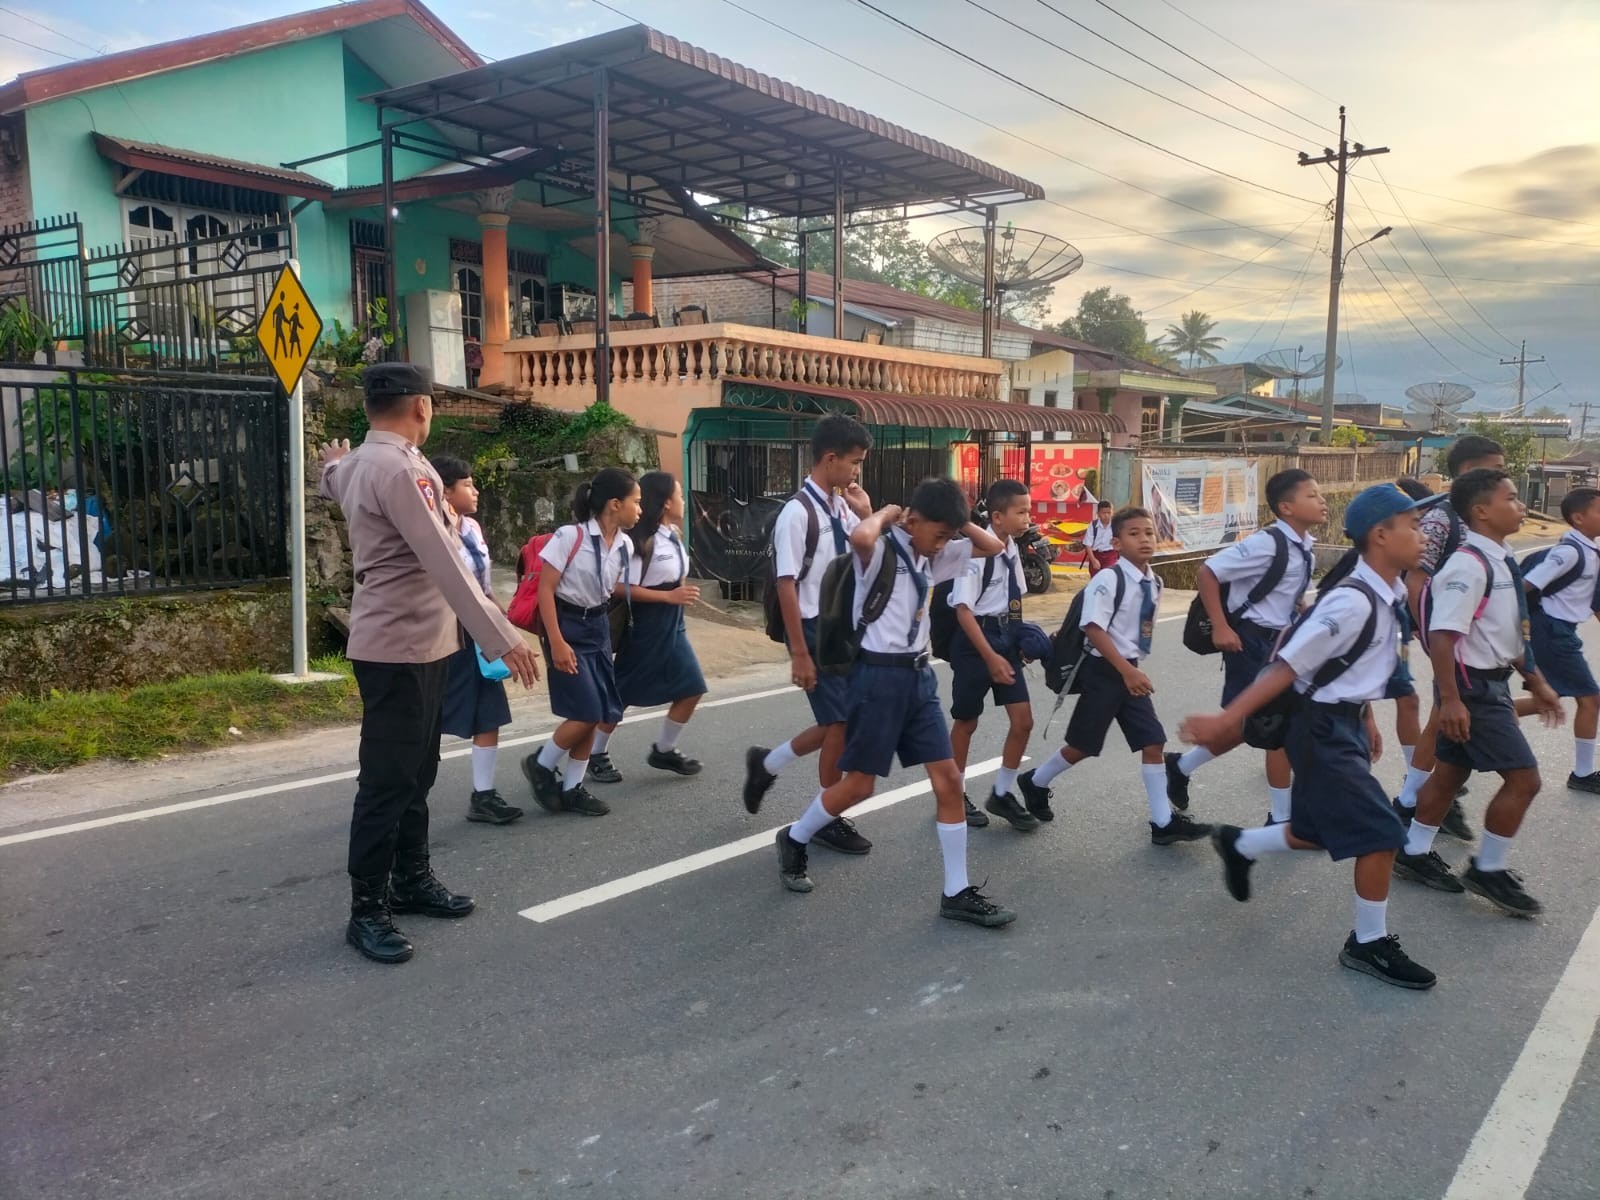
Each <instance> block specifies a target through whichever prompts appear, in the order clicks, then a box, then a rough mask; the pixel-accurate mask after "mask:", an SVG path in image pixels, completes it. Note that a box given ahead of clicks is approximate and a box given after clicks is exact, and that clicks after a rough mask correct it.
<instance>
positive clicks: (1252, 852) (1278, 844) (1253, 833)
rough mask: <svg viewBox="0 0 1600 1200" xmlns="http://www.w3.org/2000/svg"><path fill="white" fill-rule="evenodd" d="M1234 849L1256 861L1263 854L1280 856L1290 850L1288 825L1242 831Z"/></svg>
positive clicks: (1265, 826) (1264, 826)
mask: <svg viewBox="0 0 1600 1200" xmlns="http://www.w3.org/2000/svg"><path fill="white" fill-rule="evenodd" d="M1233 845H1234V848H1235V849H1237V850H1238V851H1239V853H1240V854H1242V855H1244V856H1245V857H1246V858H1248V859H1251V860H1254V859H1257V858H1260V857H1261V856H1262V855H1263V854H1278V853H1280V852H1282V851H1285V850H1288V849H1290V846H1289V827H1288V826H1287V825H1263V826H1262V827H1261V828H1260V829H1241V830H1240V831H1239V840H1238V841H1237V842H1235V843H1234V844H1233Z"/></svg>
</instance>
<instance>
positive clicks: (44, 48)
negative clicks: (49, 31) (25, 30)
mask: <svg viewBox="0 0 1600 1200" xmlns="http://www.w3.org/2000/svg"><path fill="white" fill-rule="evenodd" d="M0 38H5V39H6V41H8V42H15V43H16V44H17V45H19V46H26V47H27V48H28V49H29V50H37V51H39V53H41V54H54V55H55V56H56V57H57V58H64V59H66V60H67V61H68V62H77V61H79V60H78V59H77V58H76V57H75V56H73V55H71V54H63V53H62V52H61V51H59V50H52V49H50V47H49V46H40V45H38V44H37V43H35V42H28V41H24V40H23V39H22V38H19V37H16V36H15V35H13V34H9V33H0Z"/></svg>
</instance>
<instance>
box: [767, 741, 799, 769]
mask: <svg viewBox="0 0 1600 1200" xmlns="http://www.w3.org/2000/svg"><path fill="white" fill-rule="evenodd" d="M799 757H800V756H799V755H798V754H796V753H795V752H794V746H793V745H792V744H790V743H789V742H785V743H784V744H783V745H781V746H775V747H773V748H772V749H771V750H768V751H767V757H766V758H764V759H762V760H761V766H762V769H763V770H765V771H766V773H767V774H768V775H776V774H777V773H778V772H779V771H781V770H783V769H784V768H785V767H787V766H788V765H789V764H790V763H792V762H793V761H794V760H795V759H797V758H799Z"/></svg>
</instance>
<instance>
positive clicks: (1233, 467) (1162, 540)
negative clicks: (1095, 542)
mask: <svg viewBox="0 0 1600 1200" xmlns="http://www.w3.org/2000/svg"><path fill="white" fill-rule="evenodd" d="M1140 467H1141V469H1142V478H1143V483H1144V506H1145V507H1146V508H1148V509H1149V510H1150V515H1151V516H1152V517H1154V518H1155V523H1156V543H1157V549H1158V550H1159V551H1160V552H1161V553H1164V554H1165V553H1171V552H1174V551H1179V550H1213V549H1215V548H1216V547H1218V546H1225V545H1227V544H1228V543H1229V542H1235V541H1238V540H1239V539H1240V538H1242V537H1244V536H1245V535H1246V534H1248V533H1252V532H1254V531H1255V527H1256V513H1257V511H1258V501H1257V499H1256V466H1255V463H1254V462H1253V461H1251V460H1250V459H1246V458H1172V459H1159V458H1158V459H1152V460H1146V461H1144V462H1142V463H1141V464H1140Z"/></svg>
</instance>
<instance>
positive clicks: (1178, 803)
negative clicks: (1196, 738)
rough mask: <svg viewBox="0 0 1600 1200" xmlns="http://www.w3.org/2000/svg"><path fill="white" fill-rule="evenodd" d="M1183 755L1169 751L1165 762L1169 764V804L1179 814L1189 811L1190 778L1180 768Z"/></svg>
mask: <svg viewBox="0 0 1600 1200" xmlns="http://www.w3.org/2000/svg"><path fill="white" fill-rule="evenodd" d="M1182 757H1183V755H1181V754H1178V753H1176V752H1174V751H1170V750H1169V751H1168V752H1167V755H1166V758H1165V759H1164V760H1163V761H1164V762H1165V763H1166V764H1167V803H1169V804H1171V805H1172V807H1173V808H1175V809H1177V810H1178V811H1179V812H1188V811H1189V777H1188V776H1187V775H1185V774H1184V773H1183V771H1182V769H1181V768H1180V767H1179V766H1178V760H1179V759H1180V758H1182Z"/></svg>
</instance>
